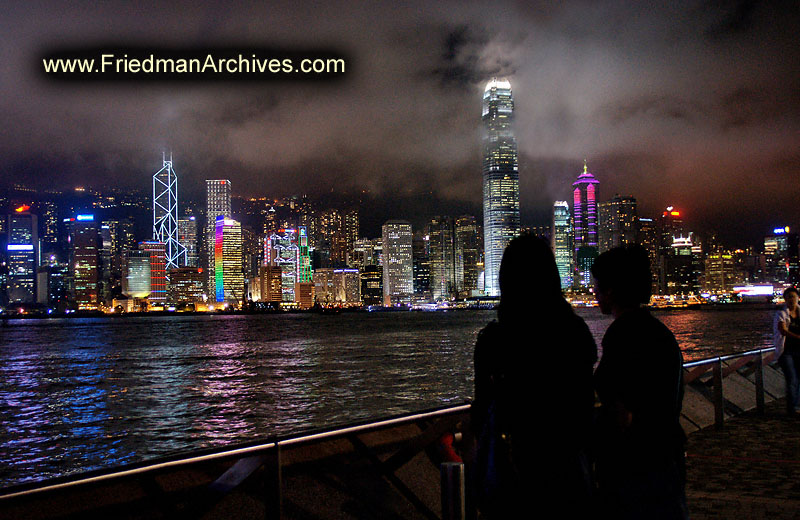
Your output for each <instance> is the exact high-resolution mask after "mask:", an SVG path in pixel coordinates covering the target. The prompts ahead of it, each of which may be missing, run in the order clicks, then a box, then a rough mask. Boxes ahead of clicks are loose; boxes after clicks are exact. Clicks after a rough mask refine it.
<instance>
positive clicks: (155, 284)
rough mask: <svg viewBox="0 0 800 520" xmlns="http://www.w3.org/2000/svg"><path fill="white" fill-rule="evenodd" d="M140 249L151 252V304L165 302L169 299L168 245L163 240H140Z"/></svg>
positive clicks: (149, 299)
mask: <svg viewBox="0 0 800 520" xmlns="http://www.w3.org/2000/svg"><path fill="white" fill-rule="evenodd" d="M139 250H141V251H145V252H147V253H150V296H148V297H147V300H148V301H149V302H150V303H151V304H154V303H155V304H162V305H163V304H164V303H165V302H166V301H167V245H166V244H164V243H163V242H140V243H139Z"/></svg>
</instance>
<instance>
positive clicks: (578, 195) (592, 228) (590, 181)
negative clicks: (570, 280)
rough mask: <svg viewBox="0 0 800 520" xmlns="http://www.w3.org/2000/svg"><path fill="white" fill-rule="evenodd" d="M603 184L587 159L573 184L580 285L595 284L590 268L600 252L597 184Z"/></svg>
mask: <svg viewBox="0 0 800 520" xmlns="http://www.w3.org/2000/svg"><path fill="white" fill-rule="evenodd" d="M599 184H600V181H598V180H597V179H595V178H594V175H592V174H591V173H589V167H588V166H587V165H586V161H583V173H581V174H580V175H578V180H576V181H575V182H573V183H572V201H573V206H572V215H573V222H574V227H573V229H574V233H575V235H574V237H575V238H574V240H573V246H574V248H575V263H574V266H575V271H576V272H575V279H574V282H575V287H576V288H588V287H589V286H591V284H592V275H591V272H590V269H591V267H592V264H594V259H595V258H597V255H598V247H597V187H598V185H599Z"/></svg>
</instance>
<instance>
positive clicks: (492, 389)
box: [471, 235, 597, 518]
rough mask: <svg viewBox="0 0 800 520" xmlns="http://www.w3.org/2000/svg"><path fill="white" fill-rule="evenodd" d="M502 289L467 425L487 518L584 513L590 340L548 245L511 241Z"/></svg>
mask: <svg viewBox="0 0 800 520" xmlns="http://www.w3.org/2000/svg"><path fill="white" fill-rule="evenodd" d="M499 282H500V292H501V296H500V305H499V307H498V312H497V316H498V319H497V320H496V321H495V320H493V321H492V322H491V323H489V324H488V325H487V326H486V327H485V328H484V329H483V330H482V331H481V332H480V333H479V335H478V340H477V344H476V346H475V400H474V402H473V406H472V418H471V426H472V431H473V433H474V434H475V435H476V436H477V438H478V446H477V461H476V470H475V475H476V480H477V482H476V484H475V485H476V488H477V489H476V494H477V505H478V508H479V509H480V511H481V515H482V516H481V517H482V518H517V517H519V516H518V515H519V511H520V508H522V510H523V511H530V512H531V513H545V512H549V513H553V514H555V515H557V516H559V517H562V516H563V517H571V516H575V515H581V516H582V515H585V514H586V513H587V512H588V511H589V507H590V504H591V502H590V500H591V491H592V482H591V477H590V471H589V464H588V458H587V448H588V445H589V443H590V430H591V424H592V414H593V406H594V392H593V390H592V369H593V366H594V363H595V361H596V360H597V348H596V345H595V342H594V339H593V337H592V335H591V333H590V332H589V328H588V327H587V326H586V324H585V323H584V321H583V319H581V318H580V317H578V316H577V315H576V314H575V313H574V312H573V310H572V307H571V306H570V304H569V303H567V301H566V300H564V297H563V296H562V293H561V279H560V277H559V274H558V269H557V267H556V263H555V259H554V257H553V253H552V251H551V249H550V246H549V244H548V243H547V242H545V241H544V240H542V239H539V238H536V237H533V236H528V235H526V236H521V237H519V238H515V239H514V240H512V241H511V242H510V243H509V245H508V247H507V248H506V250H505V252H504V254H503V259H502V262H501V264H500V273H499ZM550 516H552V515H550ZM545 517H547V516H545Z"/></svg>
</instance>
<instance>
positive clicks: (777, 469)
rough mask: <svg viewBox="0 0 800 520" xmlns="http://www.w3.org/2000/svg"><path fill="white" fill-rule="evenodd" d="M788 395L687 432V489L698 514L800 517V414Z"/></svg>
mask: <svg viewBox="0 0 800 520" xmlns="http://www.w3.org/2000/svg"><path fill="white" fill-rule="evenodd" d="M783 410H784V400H783V399H780V400H777V401H773V402H771V403H768V404H767V406H766V414H765V415H764V416H761V415H758V414H756V412H755V411H750V412H746V413H744V414H742V415H740V416H737V417H734V418H730V419H727V420H726V421H725V426H724V427H723V428H722V429H721V430H717V429H715V428H714V427H713V426H711V427H708V428H705V429H703V430H699V431H696V432H694V433H692V434H691V435H689V442H688V445H687V455H688V457H687V494H688V497H687V498H688V501H689V511H690V513H691V518H692V519H694V520H705V519H711V518H720V519H722V518H725V519H739V518H741V519H759V518H765V519H766V518H769V519H783V518H799V519H800V418H790V417H787V416H786V415H785V414H784V411H783Z"/></svg>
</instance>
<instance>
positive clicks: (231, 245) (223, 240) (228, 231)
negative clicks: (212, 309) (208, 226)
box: [214, 215, 244, 304]
mask: <svg viewBox="0 0 800 520" xmlns="http://www.w3.org/2000/svg"><path fill="white" fill-rule="evenodd" d="M214 238H215V240H214V289H215V291H214V295H215V297H216V301H217V302H218V303H222V302H226V303H235V304H238V303H240V302H241V301H242V299H243V297H244V274H243V273H242V225H241V224H240V223H239V222H237V221H235V220H233V219H230V218H225V217H224V216H222V215H219V216H217V220H216V229H215V237H214Z"/></svg>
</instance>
